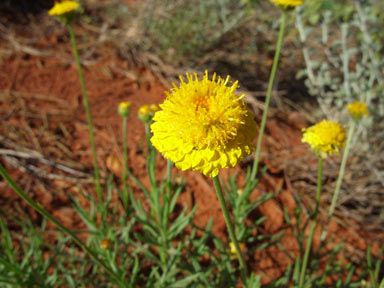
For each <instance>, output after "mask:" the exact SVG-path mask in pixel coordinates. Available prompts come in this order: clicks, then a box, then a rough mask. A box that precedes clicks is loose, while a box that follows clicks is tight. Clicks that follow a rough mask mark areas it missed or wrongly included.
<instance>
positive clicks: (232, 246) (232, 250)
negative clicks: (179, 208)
mask: <svg viewBox="0 0 384 288" xmlns="http://www.w3.org/2000/svg"><path fill="white" fill-rule="evenodd" d="M228 246H229V247H228V255H229V257H230V258H231V259H232V260H235V259H238V258H239V256H238V255H237V251H236V247H235V244H234V243H233V242H232V241H231V242H229V245H228ZM239 246H240V250H241V252H245V251H246V250H247V247H246V245H245V243H243V242H239Z"/></svg>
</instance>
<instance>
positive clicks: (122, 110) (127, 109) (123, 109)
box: [117, 101, 131, 117]
mask: <svg viewBox="0 0 384 288" xmlns="http://www.w3.org/2000/svg"><path fill="white" fill-rule="evenodd" d="M117 112H118V113H119V115H120V116H121V117H127V116H129V114H130V113H131V102H129V101H124V102H121V103H120V104H119V107H118V108H117Z"/></svg>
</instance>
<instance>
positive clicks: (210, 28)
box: [139, 0, 247, 64]
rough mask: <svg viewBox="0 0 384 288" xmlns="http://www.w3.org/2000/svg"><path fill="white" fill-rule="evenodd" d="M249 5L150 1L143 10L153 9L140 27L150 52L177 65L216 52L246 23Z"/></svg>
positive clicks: (225, 0) (228, 0) (232, 0)
mask: <svg viewBox="0 0 384 288" xmlns="http://www.w3.org/2000/svg"><path fill="white" fill-rule="evenodd" d="M246 5H247V3H246V1H237V0H214V1H205V0H193V1H182V0H176V1H175V0H171V1H170V0H162V1H158V0H147V1H145V4H143V6H142V7H144V8H145V7H151V9H150V10H149V11H148V9H147V10H146V14H147V15H146V17H145V18H144V17H143V18H142V20H141V22H142V23H140V24H139V27H140V29H142V31H144V33H145V34H146V36H147V37H146V39H147V40H148V41H149V42H147V43H146V45H147V49H150V50H152V51H154V52H156V54H157V55H160V56H161V57H163V58H164V59H165V60H166V62H168V63H173V64H178V63H180V62H182V60H183V59H184V60H185V58H188V60H190V61H192V60H193V58H194V57H199V56H201V55H202V54H203V53H204V51H206V50H208V49H212V48H214V46H215V45H216V44H217V43H218V42H219V40H220V39H221V38H222V37H223V35H225V34H226V33H228V32H229V31H232V30H233V29H235V28H236V27H238V25H239V24H240V23H241V21H242V20H243V19H244V15H245V13H246V11H245V9H243V8H244V7H245V6H246ZM142 13H143V12H142ZM195 60H197V59H195ZM192 62H195V63H196V61H192Z"/></svg>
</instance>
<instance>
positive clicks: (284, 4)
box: [270, 0, 303, 8]
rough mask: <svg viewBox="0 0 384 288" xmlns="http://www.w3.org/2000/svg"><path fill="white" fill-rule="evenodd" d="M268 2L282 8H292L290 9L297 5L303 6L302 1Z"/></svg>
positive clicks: (277, 0) (276, 0)
mask: <svg viewBox="0 0 384 288" xmlns="http://www.w3.org/2000/svg"><path fill="white" fill-rule="evenodd" d="M270 1H271V2H273V3H275V4H276V5H279V6H281V7H284V8H292V7H296V6H298V5H301V4H303V0H270Z"/></svg>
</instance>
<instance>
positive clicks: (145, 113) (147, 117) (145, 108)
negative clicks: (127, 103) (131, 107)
mask: <svg viewBox="0 0 384 288" xmlns="http://www.w3.org/2000/svg"><path fill="white" fill-rule="evenodd" d="M151 106H152V105H151ZM137 116H138V117H139V119H140V120H141V121H143V122H144V123H149V121H151V119H152V117H153V113H152V109H151V107H150V106H149V105H146V104H145V105H142V106H140V108H139V110H138V111H137Z"/></svg>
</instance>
